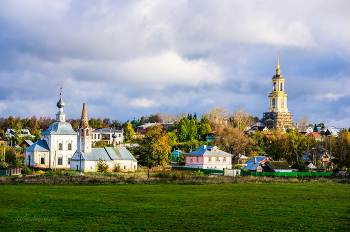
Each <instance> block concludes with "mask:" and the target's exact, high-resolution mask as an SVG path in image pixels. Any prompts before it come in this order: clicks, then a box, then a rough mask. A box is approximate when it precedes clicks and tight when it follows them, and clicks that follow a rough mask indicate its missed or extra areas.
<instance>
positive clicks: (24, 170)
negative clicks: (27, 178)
mask: <svg viewBox="0 0 350 232" xmlns="http://www.w3.org/2000/svg"><path fill="white" fill-rule="evenodd" d="M21 173H22V174H23V175H32V174H33V170H32V169H30V168H28V167H23V168H22V171H21Z"/></svg>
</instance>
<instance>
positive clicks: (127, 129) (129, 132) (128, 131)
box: [124, 122, 135, 142]
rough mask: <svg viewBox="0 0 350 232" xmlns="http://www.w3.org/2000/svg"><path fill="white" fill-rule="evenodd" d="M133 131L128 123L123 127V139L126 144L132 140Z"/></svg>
mask: <svg viewBox="0 0 350 232" xmlns="http://www.w3.org/2000/svg"><path fill="white" fill-rule="evenodd" d="M134 134H135V132H134V129H133V128H132V125H131V123H130V122H127V123H126V124H125V126H124V139H125V141H126V142H131V141H133V140H134Z"/></svg>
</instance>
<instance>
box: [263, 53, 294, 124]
mask: <svg viewBox="0 0 350 232" xmlns="http://www.w3.org/2000/svg"><path fill="white" fill-rule="evenodd" d="M279 60H280V59H279V55H278V61H277V69H276V75H273V77H272V92H271V93H270V94H269V99H270V107H269V109H268V110H269V111H268V112H264V117H263V121H264V124H265V125H266V126H267V127H268V128H269V129H271V128H275V129H277V130H280V129H282V130H284V129H285V128H288V127H293V120H292V113H291V112H290V111H288V108H287V94H286V93H285V92H284V87H285V86H284V78H283V76H282V75H281V70H280V63H279Z"/></svg>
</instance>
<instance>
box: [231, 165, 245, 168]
mask: <svg viewBox="0 0 350 232" xmlns="http://www.w3.org/2000/svg"><path fill="white" fill-rule="evenodd" d="M232 168H233V169H241V168H243V165H241V164H236V165H234V166H233V167H232Z"/></svg>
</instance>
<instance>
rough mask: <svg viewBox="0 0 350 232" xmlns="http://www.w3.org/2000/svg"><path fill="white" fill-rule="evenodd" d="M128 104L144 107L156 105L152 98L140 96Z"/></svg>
mask: <svg viewBox="0 0 350 232" xmlns="http://www.w3.org/2000/svg"><path fill="white" fill-rule="evenodd" d="M130 105H131V106H133V107H146V108H148V107H153V106H157V105H158V104H157V103H156V102H155V101H153V100H149V99H146V98H141V99H135V100H131V101H130Z"/></svg>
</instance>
